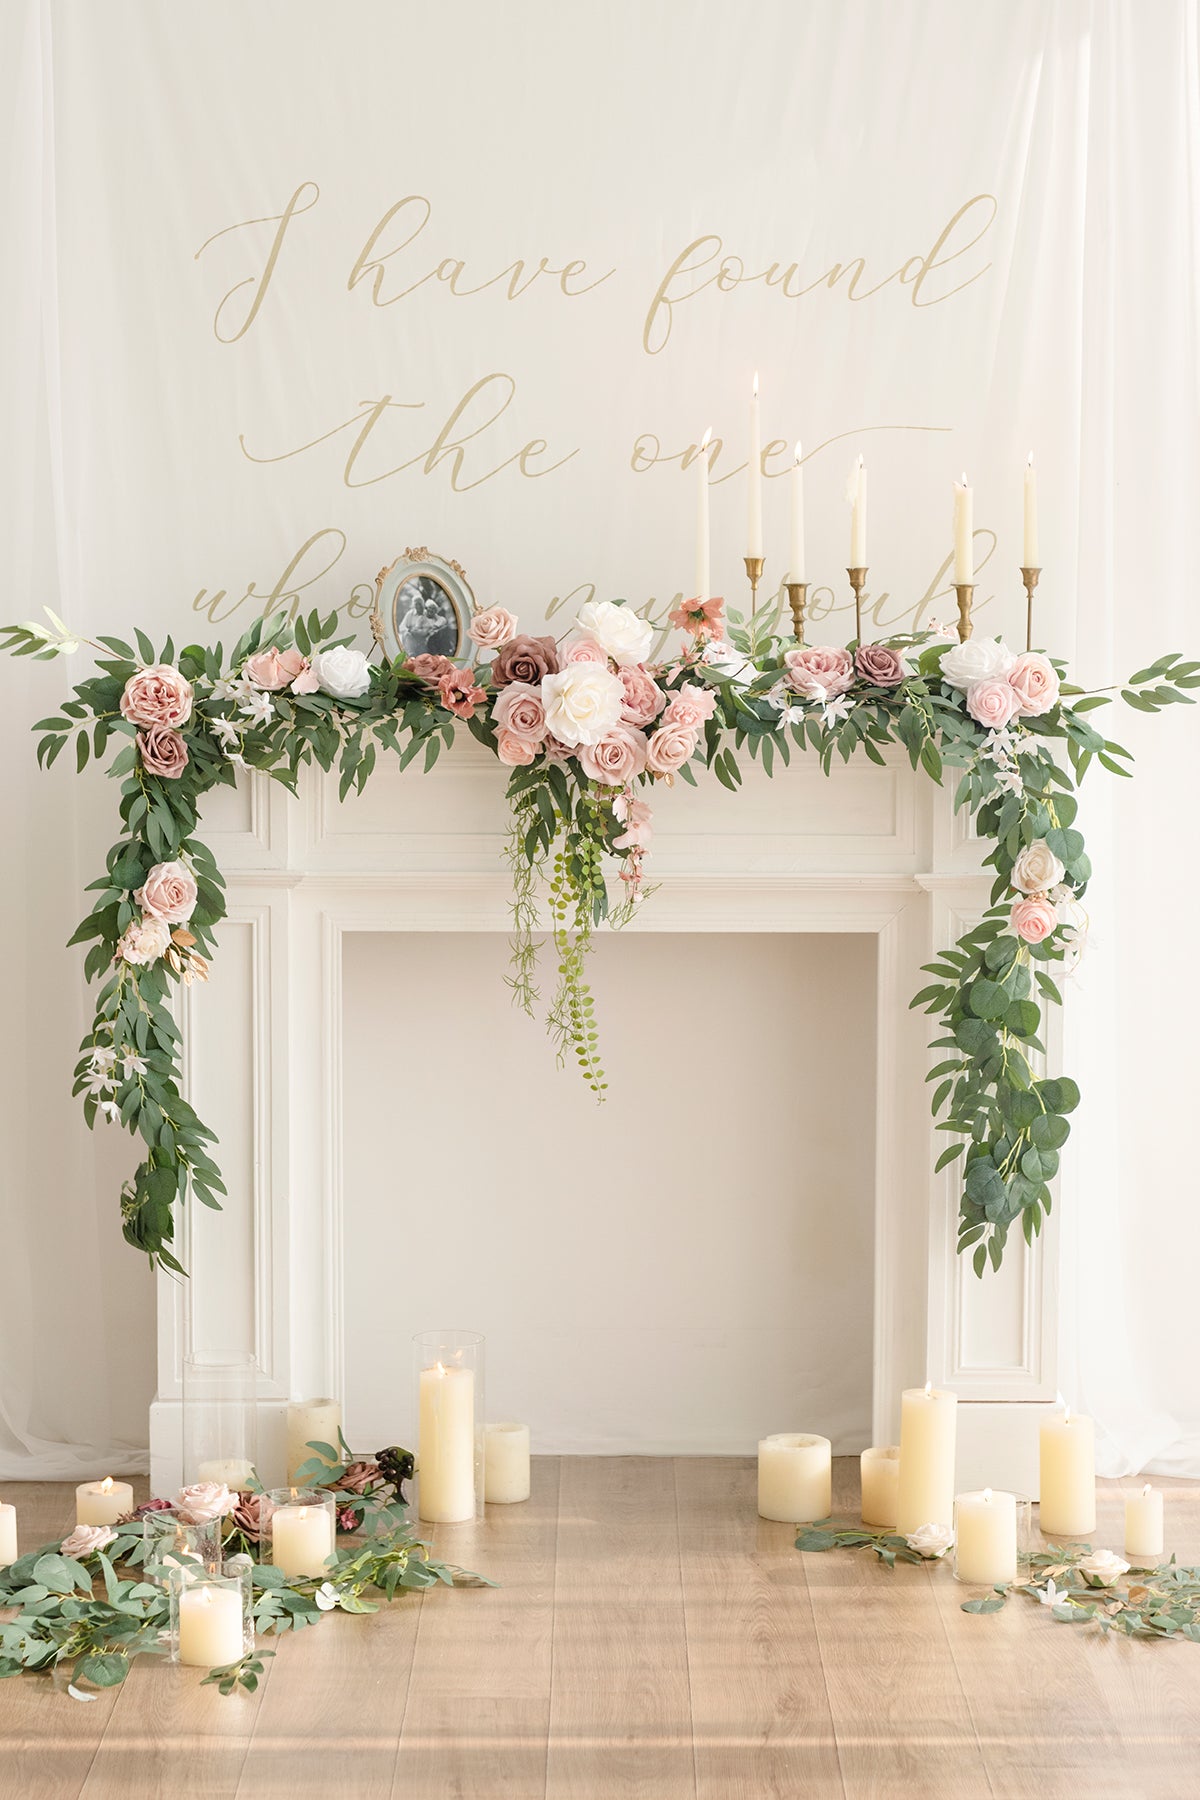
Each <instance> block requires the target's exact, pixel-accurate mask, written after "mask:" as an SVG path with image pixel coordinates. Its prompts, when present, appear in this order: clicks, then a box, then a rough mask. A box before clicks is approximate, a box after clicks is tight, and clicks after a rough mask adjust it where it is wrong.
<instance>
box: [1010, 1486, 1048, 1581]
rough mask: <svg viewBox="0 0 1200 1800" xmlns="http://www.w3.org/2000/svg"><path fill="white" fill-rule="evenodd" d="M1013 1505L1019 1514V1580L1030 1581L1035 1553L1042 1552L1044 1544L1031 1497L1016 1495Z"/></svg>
mask: <svg viewBox="0 0 1200 1800" xmlns="http://www.w3.org/2000/svg"><path fill="white" fill-rule="evenodd" d="M1013 1505H1014V1507H1015V1508H1016V1513H1017V1580H1018V1581H1028V1580H1029V1577H1030V1573H1031V1571H1032V1568H1033V1556H1034V1552H1035V1551H1036V1550H1040V1549H1041V1547H1042V1544H1041V1539H1040V1537H1039V1535H1038V1528H1037V1523H1036V1521H1035V1519H1034V1516H1033V1501H1032V1500H1031V1499H1030V1497H1029V1495H1028V1494H1014V1495H1013Z"/></svg>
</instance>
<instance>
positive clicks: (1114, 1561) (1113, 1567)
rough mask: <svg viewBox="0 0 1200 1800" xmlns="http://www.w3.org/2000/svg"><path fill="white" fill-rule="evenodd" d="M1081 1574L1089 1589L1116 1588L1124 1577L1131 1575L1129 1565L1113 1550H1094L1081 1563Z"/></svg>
mask: <svg viewBox="0 0 1200 1800" xmlns="http://www.w3.org/2000/svg"><path fill="white" fill-rule="evenodd" d="M1079 1573H1080V1574H1081V1575H1082V1576H1083V1579H1084V1580H1085V1581H1086V1582H1087V1584H1088V1586H1089V1587H1114V1586H1115V1585H1116V1583H1117V1582H1118V1581H1120V1579H1121V1577H1122V1575H1127V1574H1128V1573H1129V1564H1128V1563H1127V1562H1122V1561H1121V1558H1120V1557H1119V1556H1117V1555H1116V1554H1115V1553H1114V1552H1113V1551H1112V1550H1093V1551H1092V1554H1091V1555H1090V1556H1085V1557H1084V1558H1083V1560H1082V1561H1081V1562H1080V1564H1079Z"/></svg>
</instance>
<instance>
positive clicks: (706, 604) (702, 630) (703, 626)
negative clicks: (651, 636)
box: [667, 597, 725, 644]
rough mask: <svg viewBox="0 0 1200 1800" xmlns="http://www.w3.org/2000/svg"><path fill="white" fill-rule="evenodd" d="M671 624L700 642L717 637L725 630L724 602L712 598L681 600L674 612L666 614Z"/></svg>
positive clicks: (707, 641)
mask: <svg viewBox="0 0 1200 1800" xmlns="http://www.w3.org/2000/svg"><path fill="white" fill-rule="evenodd" d="M667 618H668V619H669V620H670V622H671V624H672V625H677V626H678V627H679V629H680V631H686V632H687V633H688V635H689V636H690V637H694V638H696V639H698V641H699V642H700V643H702V644H705V643H709V642H711V640H712V639H713V638H719V637H722V636H723V635H724V631H725V602H724V600H722V599H721V598H719V597H718V598H716V599H713V600H681V601H680V603H679V605H678V606H677V607H676V608H675V610H674V612H670V613H668V614H667Z"/></svg>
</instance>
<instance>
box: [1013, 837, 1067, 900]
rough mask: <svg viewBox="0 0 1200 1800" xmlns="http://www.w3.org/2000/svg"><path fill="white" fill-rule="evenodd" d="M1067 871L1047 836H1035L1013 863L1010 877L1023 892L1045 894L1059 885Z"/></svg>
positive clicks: (1014, 884)
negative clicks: (1046, 838) (1048, 841)
mask: <svg viewBox="0 0 1200 1800" xmlns="http://www.w3.org/2000/svg"><path fill="white" fill-rule="evenodd" d="M1065 873H1066V871H1065V869H1064V868H1063V866H1062V863H1061V862H1060V861H1059V859H1058V857H1057V856H1055V854H1054V852H1053V850H1052V849H1051V848H1050V846H1049V844H1048V843H1047V842H1046V840H1045V838H1034V840H1033V842H1032V844H1026V846H1025V848H1024V849H1023V850H1022V852H1021V854H1020V856H1018V858H1017V860H1016V862H1015V863H1014V864H1013V870H1012V875H1011V876H1010V877H1009V879H1010V880H1011V882H1012V884H1013V886H1014V887H1015V888H1016V889H1017V890H1018V891H1019V892H1020V893H1022V894H1045V893H1048V892H1049V891H1050V889H1051V888H1052V887H1057V886H1058V885H1059V883H1060V882H1061V880H1062V878H1063V876H1064V874H1065Z"/></svg>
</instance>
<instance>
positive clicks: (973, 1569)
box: [954, 1488, 1017, 1587]
mask: <svg viewBox="0 0 1200 1800" xmlns="http://www.w3.org/2000/svg"><path fill="white" fill-rule="evenodd" d="M954 1573H955V1574H956V1575H957V1577H958V1579H959V1580H960V1581H969V1582H977V1583H978V1584H979V1585H980V1586H981V1587H998V1586H999V1585H1000V1584H1001V1583H1003V1582H1006V1581H1015V1580H1016V1579H1017V1500H1016V1495H1015V1494H1003V1493H999V1492H995V1491H993V1489H991V1488H984V1490H983V1492H982V1493H977V1494H959V1496H958V1498H957V1499H956V1500H955V1502H954Z"/></svg>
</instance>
